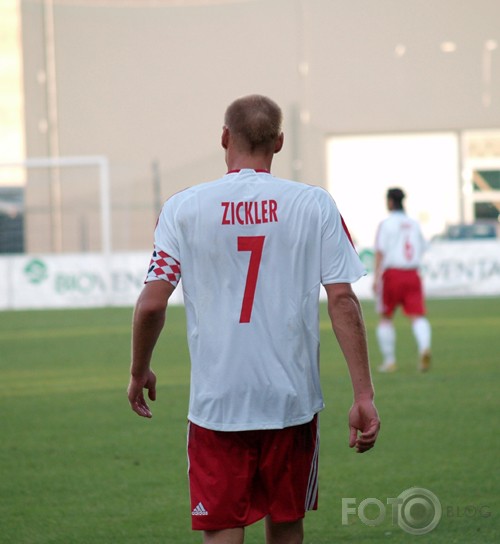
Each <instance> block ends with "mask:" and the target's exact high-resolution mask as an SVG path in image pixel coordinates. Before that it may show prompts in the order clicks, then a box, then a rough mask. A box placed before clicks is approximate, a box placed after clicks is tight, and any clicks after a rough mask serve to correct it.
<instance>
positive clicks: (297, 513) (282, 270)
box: [128, 95, 380, 544]
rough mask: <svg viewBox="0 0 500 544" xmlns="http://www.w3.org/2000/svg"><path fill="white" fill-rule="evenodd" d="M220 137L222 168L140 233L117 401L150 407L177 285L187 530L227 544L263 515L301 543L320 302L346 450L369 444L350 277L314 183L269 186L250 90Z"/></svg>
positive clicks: (309, 477)
mask: <svg viewBox="0 0 500 544" xmlns="http://www.w3.org/2000/svg"><path fill="white" fill-rule="evenodd" d="M224 121H225V124H224V127H223V129H222V139H221V143H222V147H223V148H224V150H225V157H226V164H227V167H228V172H227V174H226V175H224V176H223V177H222V178H220V179H219V180H216V181H213V182H210V183H204V184H201V185H198V186H195V187H192V188H190V189H187V190H185V191H182V192H180V193H177V194H176V195H174V196H172V197H171V198H170V199H169V200H167V202H166V203H165V205H164V207H163V210H162V212H161V215H160V218H159V221H158V224H157V227H156V231H155V250H154V253H153V258H152V260H151V264H150V268H149V271H148V275H147V279H146V285H145V287H144V289H143V291H142V293H141V295H140V296H139V299H138V301H137V304H136V308H135V312H134V320H133V333H132V365H131V378H130V384H129V389H128V398H129V402H130V404H131V407H132V409H133V410H134V411H135V412H136V413H137V414H139V415H140V416H143V417H151V411H150V409H149V407H148V405H147V402H146V401H145V399H144V396H143V389H147V390H148V395H149V398H150V399H151V400H154V399H155V398H156V389H155V384H156V377H155V374H154V373H153V371H152V370H151V369H150V360H151V355H152V352H153V349H154V346H155V344H156V341H157V339H158V337H159V335H160V332H161V330H162V327H163V325H164V321H165V311H166V308H167V302H168V299H169V297H170V295H171V294H172V292H173V291H174V289H175V287H176V285H177V283H178V282H179V280H180V278H181V276H182V288H183V293H184V302H185V307H186V318H187V330H188V343H189V350H190V358H191V389H190V402H189V414H188V420H189V426H188V457H189V472H188V473H189V485H190V496H191V510H192V512H191V514H192V527H193V529H195V530H202V531H203V538H204V542H205V543H214V544H215V543H217V544H218V543H225V544H241V543H242V542H243V539H244V528H245V526H247V525H249V524H251V523H254V522H255V521H257V520H259V519H262V518H265V520H266V521H265V526H266V541H267V542H268V544H300V543H301V542H302V541H303V524H302V519H303V517H304V515H305V512H306V511H307V510H311V509H316V507H317V492H318V487H317V478H318V473H317V470H318V451H319V428H318V412H320V411H321V410H322V409H323V407H324V404H323V397H322V393H321V387H320V377H319V359H318V354H319V307H318V305H319V292H320V284H323V285H324V286H325V290H326V293H327V296H328V311H329V315H330V319H331V323H332V328H333V330H334V332H335V334H336V336H337V339H338V341H339V344H340V346H341V348H342V350H343V353H344V356H345V359H346V361H347V365H348V369H349V372H350V376H351V380H352V385H353V391H354V402H353V405H352V407H351V410H350V412H349V426H350V436H349V445H350V446H351V447H356V449H357V451H358V452H361V453H363V452H365V451H367V450H369V449H370V448H372V447H373V445H374V444H375V440H376V438H377V434H378V430H379V425H380V423H379V418H378V414H377V410H376V408H375V405H374V404H373V395H374V392H373V386H372V381H371V376H370V366H369V361H368V353H367V345H366V334H365V327H364V322H363V316H362V313H361V308H360V305H359V302H358V299H357V298H356V296H355V294H354V292H353V290H352V288H351V282H353V281H356V280H357V279H358V278H359V277H361V276H362V275H363V274H364V269H363V267H362V265H361V262H360V260H359V258H358V255H357V254H356V252H355V250H354V248H353V246H352V243H351V241H350V239H349V235H348V233H347V231H346V229H345V227H344V225H343V221H342V218H341V216H340V214H339V212H338V210H337V208H336V205H335V203H334V201H333V200H332V198H331V197H330V195H329V194H328V193H327V192H326V191H324V190H323V189H321V188H319V187H314V186H310V185H305V184H301V183H297V182H292V181H287V180H283V179H278V178H275V177H274V176H273V175H271V173H270V169H271V163H272V159H273V156H274V154H275V153H278V152H279V151H280V150H281V147H282V145H283V133H282V132H281V121H282V114H281V110H280V108H279V107H278V106H277V105H276V104H275V103H274V102H273V101H272V100H270V99H268V98H266V97H263V96H260V95H251V96H247V97H243V98H240V99H238V100H236V101H235V102H233V103H232V104H231V105H230V106H229V108H228V109H227V111H226V115H225V120H224Z"/></svg>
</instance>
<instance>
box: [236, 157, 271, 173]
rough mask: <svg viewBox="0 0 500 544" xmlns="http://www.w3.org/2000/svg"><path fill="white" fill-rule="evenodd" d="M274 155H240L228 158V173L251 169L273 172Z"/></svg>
mask: <svg viewBox="0 0 500 544" xmlns="http://www.w3.org/2000/svg"><path fill="white" fill-rule="evenodd" d="M271 163H272V155H271V156H270V157H269V156H264V155H246V154H238V155H233V156H228V157H226V164H227V169H228V171H234V170H243V169H245V168H251V169H252V170H261V171H262V170H264V171H266V172H270V171H271Z"/></svg>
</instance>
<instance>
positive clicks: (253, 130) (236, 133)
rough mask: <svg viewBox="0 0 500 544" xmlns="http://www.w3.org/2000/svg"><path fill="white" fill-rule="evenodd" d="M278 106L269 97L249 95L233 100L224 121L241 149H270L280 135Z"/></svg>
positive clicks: (280, 114) (271, 150) (251, 150)
mask: <svg viewBox="0 0 500 544" xmlns="http://www.w3.org/2000/svg"><path fill="white" fill-rule="evenodd" d="M282 120H283V114H282V112H281V108H280V107H279V106H278V105H277V104H276V102H274V101H273V100H271V99H270V98H268V97H267V96H262V95H258V94H252V95H249V96H244V97H242V98H238V99H236V100H235V101H234V102H233V103H232V104H230V106H229V107H228V108H227V110H226V114H225V116H224V124H225V125H226V127H227V128H228V129H229V132H230V133H231V135H232V137H233V139H234V141H235V142H236V144H237V145H238V146H239V147H240V148H241V149H243V150H245V151H249V152H251V153H253V152H256V151H257V152H273V151H274V146H275V143H276V141H277V140H278V138H279V136H280V134H281V123H282Z"/></svg>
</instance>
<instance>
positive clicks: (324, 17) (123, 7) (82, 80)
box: [21, 0, 500, 250]
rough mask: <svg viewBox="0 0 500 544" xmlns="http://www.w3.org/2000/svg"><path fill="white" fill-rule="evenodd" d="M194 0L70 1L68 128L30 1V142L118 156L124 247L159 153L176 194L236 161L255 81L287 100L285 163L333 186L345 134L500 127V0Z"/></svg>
mask: <svg viewBox="0 0 500 544" xmlns="http://www.w3.org/2000/svg"><path fill="white" fill-rule="evenodd" d="M185 4H186V5H184V6H180V5H178V2H168V1H166V0H165V1H161V0H157V1H155V2H139V1H133V0H129V1H120V0H107V1H104V0H102V1H100V0H92V1H86V2H85V1H83V0H81V1H77V0H55V1H54V14H53V15H54V17H53V22H54V31H55V32H54V46H55V61H56V63H55V69H56V71H55V89H56V91H57V93H56V94H57V96H56V102H55V106H56V108H57V114H58V115H57V118H58V121H57V126H56V127H53V126H51V124H50V119H49V118H48V117H49V116H48V105H49V103H50V100H49V96H48V94H47V91H48V89H49V87H50V86H49V83H50V77H49V76H50V73H48V71H47V66H46V58H47V55H46V53H47V34H46V33H45V34H44V12H43V5H44V4H43V2H42V1H41V0H23V1H22V2H21V7H22V21H23V47H24V85H25V114H26V115H25V118H26V139H27V153H28V156H32V157H33V156H41V155H46V154H50V153H51V150H50V147H51V146H50V145H49V142H48V138H49V135H50V134H52V135H53V134H54V131H55V132H56V134H57V140H58V148H59V154H60V155H63V156H64V155H96V154H97V155H105V156H107V157H109V159H110V162H111V175H112V184H113V203H114V205H115V206H116V207H117V208H120V209H132V208H133V209H134V210H136V212H137V213H125V212H124V213H123V215H122V217H119V218H118V219H116V225H114V227H115V228H114V229H113V231H114V247H115V248H116V249H118V250H122V249H127V250H134V249H145V248H146V247H149V243H150V236H151V224H152V223H154V218H155V209H154V192H153V175H152V163H153V161H155V160H158V162H159V166H160V178H161V179H160V183H161V194H162V198H166V197H168V196H169V195H171V194H173V193H174V192H176V191H178V190H179V189H181V188H183V187H185V186H188V185H191V184H193V183H197V182H199V181H204V180H208V179H212V178H215V177H218V176H219V175H220V174H222V173H223V172H224V169H225V165H224V162H223V154H222V151H221V148H220V145H219V138H220V129H221V125H222V116H223V112H224V110H225V108H226V106H227V105H228V103H229V102H230V101H231V100H232V99H234V98H235V97H237V96H240V95H243V94H248V93H252V92H259V93H264V94H268V95H270V96H271V97H273V98H275V99H276V100H277V101H278V102H279V103H280V104H281V105H282V107H283V110H284V113H285V116H286V124H285V134H286V139H285V148H284V150H283V152H282V153H281V154H280V155H278V156H277V158H276V163H275V167H274V172H275V173H276V174H277V175H280V176H284V177H294V178H297V179H299V180H303V181H307V182H310V183H313V184H318V185H323V186H326V172H325V142H326V138H327V137H328V136H329V135H332V134H359V133H362V134H373V133H387V132H405V131H412V132H418V131H433V130H439V131H450V130H452V131H454V130H462V129H465V128H481V129H483V128H500V51H499V50H497V51H493V52H491V55H490V57H491V65H489V72H488V74H489V82H488V83H486V82H485V77H486V76H485V70H486V68H485V65H484V55H485V50H484V48H485V43H486V42H487V41H488V40H492V39H495V40H496V41H497V42H500V30H499V29H500V25H499V24H498V21H499V20H500V3H499V2H498V1H497V0H476V1H474V2H471V1H466V2H464V1H462V0H440V1H439V2H436V1H435V0H407V1H404V2H402V1H401V0H377V1H376V2H373V1H369V0H350V1H346V0H307V1H306V0H302V1H299V0H253V1H251V0H249V1H238V2H211V3H210V5H208V4H206V3H204V5H200V4H201V3H200V2H186V3H185ZM445 41H453V42H455V43H456V45H457V49H456V51H455V52H453V53H443V52H442V51H441V50H440V44H441V43H443V42H445ZM49 45H50V44H49ZM402 46H404V51H405V54H404V55H402V56H398V55H397V54H396V51H400V52H401V51H403V49H402ZM485 92H488V93H489V103H486V102H485V100H484V96H485V94H484V93H485ZM47 123H48V124H47ZM34 199H35V200H36V195H35V196H34ZM117 217H118V216H117ZM125 222H127V225H128V228H122V227H123V224H124V223H125Z"/></svg>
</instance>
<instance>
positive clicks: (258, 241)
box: [238, 236, 265, 323]
mask: <svg viewBox="0 0 500 544" xmlns="http://www.w3.org/2000/svg"><path fill="white" fill-rule="evenodd" d="M264 239H265V236H238V251H250V261H249V263H248V272H247V281H246V283H245V292H244V294H243V301H242V303H241V313H240V323H250V318H251V317H252V307H253V300H254V297H255V288H256V287H257V278H258V276H259V267H260V261H261V259H262V249H263V248H264Z"/></svg>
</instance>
